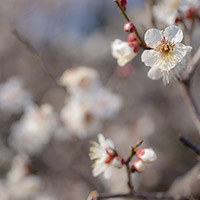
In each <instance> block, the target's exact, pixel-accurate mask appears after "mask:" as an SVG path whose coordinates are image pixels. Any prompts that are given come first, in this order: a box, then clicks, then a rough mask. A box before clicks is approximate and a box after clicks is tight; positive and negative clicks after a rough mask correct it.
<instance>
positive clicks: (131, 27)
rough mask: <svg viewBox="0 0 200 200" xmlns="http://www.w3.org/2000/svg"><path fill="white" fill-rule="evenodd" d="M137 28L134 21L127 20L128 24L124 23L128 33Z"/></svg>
mask: <svg viewBox="0 0 200 200" xmlns="http://www.w3.org/2000/svg"><path fill="white" fill-rule="evenodd" d="M135 30H136V28H135V25H134V24H133V22H126V24H124V31H126V32H128V33H133V32H134V31H135Z"/></svg>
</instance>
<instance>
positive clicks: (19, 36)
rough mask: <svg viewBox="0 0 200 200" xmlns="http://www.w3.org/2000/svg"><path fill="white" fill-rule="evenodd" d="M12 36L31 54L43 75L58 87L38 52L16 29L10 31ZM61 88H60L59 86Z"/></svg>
mask: <svg viewBox="0 0 200 200" xmlns="http://www.w3.org/2000/svg"><path fill="white" fill-rule="evenodd" d="M12 33H13V35H14V36H15V37H16V38H17V40H18V41H20V42H21V43H22V44H23V45H24V46H25V47H26V48H27V50H28V51H29V52H30V53H31V54H32V55H34V58H36V59H37V61H38V62H39V65H40V67H41V69H42V70H43V72H44V73H45V74H47V75H48V77H50V78H51V80H52V81H53V83H54V84H55V85H56V86H59V85H58V84H57V81H56V78H55V77H54V75H53V74H52V73H51V72H50V71H49V70H47V69H48V68H47V66H46V62H45V60H44V58H43V56H42V54H41V53H40V52H38V51H37V50H36V49H35V48H34V47H33V45H32V44H31V43H30V42H29V41H28V40H27V39H26V38H24V37H23V36H22V35H21V34H20V33H19V32H18V31H17V30H16V29H15V30H13V31H12ZM59 87H61V86H59Z"/></svg>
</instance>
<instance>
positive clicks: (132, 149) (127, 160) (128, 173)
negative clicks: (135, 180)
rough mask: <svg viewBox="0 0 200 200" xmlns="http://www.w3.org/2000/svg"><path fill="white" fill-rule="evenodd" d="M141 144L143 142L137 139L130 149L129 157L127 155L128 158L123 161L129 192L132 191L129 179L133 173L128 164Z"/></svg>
mask: <svg viewBox="0 0 200 200" xmlns="http://www.w3.org/2000/svg"><path fill="white" fill-rule="evenodd" d="M142 143H143V140H141V139H139V140H138V141H137V143H136V144H135V146H134V147H132V148H131V152H130V155H129V157H128V158H127V159H126V161H125V165H126V172H127V178H128V183H127V184H128V187H129V189H130V192H132V191H133V184H132V179H131V174H132V173H133V172H132V171H131V169H130V165H129V163H130V161H131V160H132V158H133V156H134V155H135V153H136V149H137V147H139V146H140V145H141V144H142Z"/></svg>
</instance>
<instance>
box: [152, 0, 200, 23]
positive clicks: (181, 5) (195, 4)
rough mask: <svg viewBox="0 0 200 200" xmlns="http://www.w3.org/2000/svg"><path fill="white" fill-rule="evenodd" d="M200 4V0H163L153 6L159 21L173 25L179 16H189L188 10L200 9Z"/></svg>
mask: <svg viewBox="0 0 200 200" xmlns="http://www.w3.org/2000/svg"><path fill="white" fill-rule="evenodd" d="M199 6H200V2H199V0H161V1H158V4H157V5H155V6H154V7H153V13H154V16H155V18H156V19H157V20H158V21H160V22H164V23H165V24H167V25H172V24H174V23H175V21H176V18H177V17H179V16H180V17H183V18H185V17H186V18H188V17H187V14H188V13H187V12H188V11H190V10H191V9H192V10H193V9H195V10H198V9H199ZM166 16H167V17H166Z"/></svg>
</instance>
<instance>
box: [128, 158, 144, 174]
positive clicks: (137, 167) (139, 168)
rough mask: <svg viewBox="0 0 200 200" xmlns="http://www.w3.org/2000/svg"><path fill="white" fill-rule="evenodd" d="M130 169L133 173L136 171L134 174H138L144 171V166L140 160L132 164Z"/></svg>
mask: <svg viewBox="0 0 200 200" xmlns="http://www.w3.org/2000/svg"><path fill="white" fill-rule="evenodd" d="M131 167H132V170H133V171H136V172H139V173H140V172H143V171H144V169H145V165H144V163H143V162H142V161H141V160H136V161H134V162H133V163H132V165H131Z"/></svg>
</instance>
